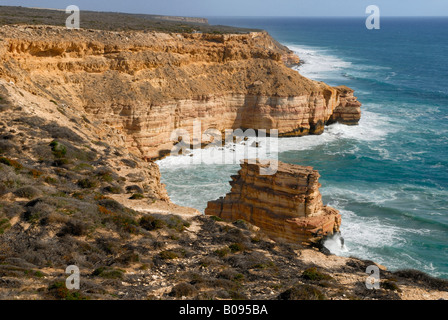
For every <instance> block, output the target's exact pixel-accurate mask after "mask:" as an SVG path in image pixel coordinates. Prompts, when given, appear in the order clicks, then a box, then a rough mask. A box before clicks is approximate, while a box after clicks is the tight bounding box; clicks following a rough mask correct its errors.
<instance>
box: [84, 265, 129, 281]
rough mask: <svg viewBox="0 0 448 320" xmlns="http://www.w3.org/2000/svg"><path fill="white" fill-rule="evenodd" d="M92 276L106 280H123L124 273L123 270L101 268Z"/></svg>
mask: <svg viewBox="0 0 448 320" xmlns="http://www.w3.org/2000/svg"><path fill="white" fill-rule="evenodd" d="M92 275H93V276H98V277H101V278H105V279H123V275H124V271H123V270H121V269H114V268H110V267H100V268H98V269H95V270H94V271H93V273H92Z"/></svg>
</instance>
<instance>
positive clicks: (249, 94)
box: [0, 26, 360, 158]
mask: <svg viewBox="0 0 448 320" xmlns="http://www.w3.org/2000/svg"><path fill="white" fill-rule="evenodd" d="M0 39H2V40H1V41H0V62H1V65H0V77H1V78H3V79H5V80H7V81H12V82H14V83H15V85H16V86H18V87H20V88H23V89H24V90H26V91H28V92H31V93H33V94H35V95H38V96H41V97H46V98H47V99H49V100H54V101H56V102H58V103H64V104H67V105H71V106H73V107H76V108H79V109H80V110H85V111H87V112H88V113H89V114H92V115H94V116H95V117H96V118H97V119H99V120H102V121H103V122H104V124H107V125H110V126H112V127H113V128H115V129H116V130H118V132H119V135H120V136H121V139H123V141H125V142H126V144H127V146H128V148H129V149H130V150H131V151H132V152H134V153H135V154H137V155H138V156H140V157H145V158H155V157H158V156H159V155H160V154H161V153H163V150H170V149H171V147H172V145H173V142H172V141H170V134H171V132H172V131H173V130H174V129H176V128H185V129H187V130H190V131H191V130H192V124H193V121H194V120H201V121H202V128H203V129H204V130H206V129H208V128H215V129H218V130H221V131H223V130H224V129H232V128H233V129H234V128H253V129H267V130H269V129H273V128H275V129H278V130H279V133H280V136H300V135H306V134H319V133H322V132H323V130H324V125H325V124H326V123H332V122H343V123H347V124H356V123H357V122H358V120H359V118H360V103H359V102H358V101H357V100H356V98H354V97H353V90H350V89H348V88H346V87H336V88H333V87H330V86H328V85H326V84H324V83H322V82H315V81H311V80H309V79H306V78H304V77H302V76H301V75H300V74H299V73H297V72H296V71H294V70H291V69H289V68H288V67H286V66H285V63H286V64H293V63H297V62H298V58H297V57H296V56H294V55H293V54H292V52H291V51H290V50H288V49H287V48H285V47H283V46H281V45H280V44H278V43H277V42H276V41H275V40H273V39H272V38H271V37H270V36H269V35H268V34H267V33H265V32H252V33H247V34H187V33H185V34H168V33H155V32H113V31H97V30H67V29H65V28H60V27H50V26H3V27H1V28H0Z"/></svg>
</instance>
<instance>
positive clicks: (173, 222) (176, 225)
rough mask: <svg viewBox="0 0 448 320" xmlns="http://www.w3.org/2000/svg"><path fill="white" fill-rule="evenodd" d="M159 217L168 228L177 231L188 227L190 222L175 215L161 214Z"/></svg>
mask: <svg viewBox="0 0 448 320" xmlns="http://www.w3.org/2000/svg"><path fill="white" fill-rule="evenodd" d="M161 219H164V221H165V222H166V224H167V226H168V228H170V229H174V230H176V231H178V232H182V231H184V230H185V228H188V227H190V223H189V222H188V221H186V220H184V219H182V218H181V217H179V216H176V215H169V216H163V217H161Z"/></svg>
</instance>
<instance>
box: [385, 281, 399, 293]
mask: <svg viewBox="0 0 448 320" xmlns="http://www.w3.org/2000/svg"><path fill="white" fill-rule="evenodd" d="M381 288H383V289H386V290H391V291H398V292H401V291H402V290H401V289H400V288H399V287H398V285H397V283H396V282H395V281H394V280H392V279H389V280H386V281H383V282H381Z"/></svg>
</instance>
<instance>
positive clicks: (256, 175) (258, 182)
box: [205, 160, 341, 244]
mask: <svg viewBox="0 0 448 320" xmlns="http://www.w3.org/2000/svg"><path fill="white" fill-rule="evenodd" d="M267 167H269V164H267V163H265V162H262V161H260V160H244V161H243V162H242V163H241V170H240V171H239V172H238V175H235V176H232V181H231V182H230V184H231V186H232V189H231V191H230V193H228V194H227V195H226V196H225V197H221V198H219V199H218V200H215V201H210V202H209V203H208V206H207V208H206V210H205V214H206V215H215V216H218V217H220V218H222V219H224V220H229V221H235V220H238V219H243V220H246V221H248V222H250V223H252V224H254V225H256V226H258V227H260V228H261V229H262V230H263V231H264V232H265V233H266V234H268V235H269V236H270V237H271V238H273V239H275V240H284V241H288V242H295V243H305V244H311V243H317V242H319V241H320V240H322V239H323V238H324V237H326V236H329V235H331V234H333V233H336V232H339V227H340V224H341V215H340V214H339V212H338V211H337V210H335V209H333V208H331V207H328V206H324V205H323V203H322V196H321V194H320V192H319V187H320V186H321V185H320V183H319V181H318V180H319V177H320V175H319V173H318V172H317V171H316V170H313V168H312V167H304V166H299V165H292V164H286V163H282V162H278V170H277V172H276V173H275V174H273V175H261V174H260V170H261V169H263V168H264V169H266V168H267ZM263 171H266V170H262V172H263Z"/></svg>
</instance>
